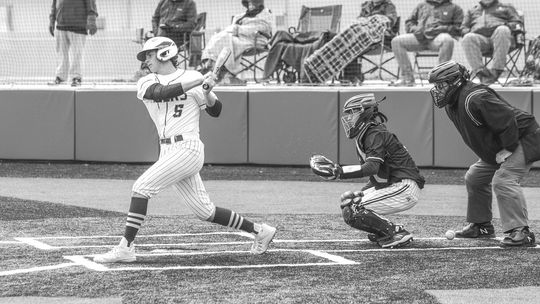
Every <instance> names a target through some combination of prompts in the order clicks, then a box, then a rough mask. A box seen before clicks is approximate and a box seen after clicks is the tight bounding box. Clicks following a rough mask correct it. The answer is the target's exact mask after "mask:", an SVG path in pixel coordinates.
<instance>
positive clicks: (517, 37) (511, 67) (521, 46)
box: [473, 11, 527, 87]
mask: <svg viewBox="0 0 540 304" xmlns="http://www.w3.org/2000/svg"><path fill="white" fill-rule="evenodd" d="M517 13H518V15H519V16H520V18H521V24H522V26H523V28H522V30H520V31H518V32H514V33H512V34H513V36H514V46H513V47H511V48H510V50H509V51H508V54H507V55H506V63H505V64H504V68H505V71H507V74H506V78H505V79H504V82H500V81H499V79H497V81H496V82H498V83H499V84H500V85H501V86H503V87H504V86H506V85H507V84H508V83H509V80H510V77H515V78H518V77H520V76H521V74H522V72H523V67H524V66H525V60H526V58H525V57H526V56H525V54H526V53H527V52H526V45H525V33H526V32H525V17H524V13H523V12H522V11H517ZM522 54H523V56H521V55H522ZM482 57H484V68H486V69H487V66H488V65H489V63H490V62H491V61H493V52H489V53H484V54H482ZM520 57H523V64H522V65H521V66H522V69H521V70H520V69H519V67H518V65H519V58H520ZM474 78H476V75H475V76H473V79H474Z"/></svg>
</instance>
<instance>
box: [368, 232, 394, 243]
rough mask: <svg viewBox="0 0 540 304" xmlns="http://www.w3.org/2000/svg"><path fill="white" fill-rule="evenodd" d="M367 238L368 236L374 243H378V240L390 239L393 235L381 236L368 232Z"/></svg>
mask: <svg viewBox="0 0 540 304" xmlns="http://www.w3.org/2000/svg"><path fill="white" fill-rule="evenodd" d="M367 238H368V240H370V241H371V242H373V243H378V242H381V241H385V240H388V239H390V238H391V236H381V235H377V234H375V233H368V235H367Z"/></svg>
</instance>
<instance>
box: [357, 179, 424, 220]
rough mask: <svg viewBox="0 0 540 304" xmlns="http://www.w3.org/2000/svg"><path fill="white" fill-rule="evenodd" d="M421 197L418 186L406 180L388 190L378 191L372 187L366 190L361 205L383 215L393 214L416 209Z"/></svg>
mask: <svg viewBox="0 0 540 304" xmlns="http://www.w3.org/2000/svg"><path fill="white" fill-rule="evenodd" d="M419 196H420V188H419V187H418V184H416V182H415V181H413V180H410V179H404V180H402V181H401V182H399V183H395V184H392V185H390V186H388V187H386V188H382V189H378V190H376V189H375V187H372V188H369V189H367V190H365V191H364V197H363V198H362V203H361V205H362V206H363V207H365V208H366V209H370V210H372V211H374V212H375V213H378V214H381V215H385V214H393V213H397V212H401V211H405V210H407V209H410V208H412V207H414V205H416V203H417V202H418V198H419Z"/></svg>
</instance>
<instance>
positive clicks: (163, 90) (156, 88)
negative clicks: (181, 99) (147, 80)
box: [144, 75, 203, 102]
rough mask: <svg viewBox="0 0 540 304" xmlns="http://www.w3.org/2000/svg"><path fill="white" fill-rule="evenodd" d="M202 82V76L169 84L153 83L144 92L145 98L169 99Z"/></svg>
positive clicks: (154, 99) (156, 100)
mask: <svg viewBox="0 0 540 304" xmlns="http://www.w3.org/2000/svg"><path fill="white" fill-rule="evenodd" d="M201 76H202V75H201ZM202 82H203V79H202V77H197V78H193V79H190V80H185V81H182V82H179V83H173V84H168V85H163V84H161V83H153V84H151V85H150V86H149V87H148V88H147V89H146V91H145V92H144V98H145V99H151V100H153V101H155V102H163V101H167V100H170V99H171V98H174V97H176V96H180V95H182V94H184V93H185V92H187V91H189V90H191V89H193V88H194V87H197V86H200V85H201V84H202Z"/></svg>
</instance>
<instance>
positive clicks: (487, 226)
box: [456, 222, 495, 239]
mask: <svg viewBox="0 0 540 304" xmlns="http://www.w3.org/2000/svg"><path fill="white" fill-rule="evenodd" d="M456 237H457V238H472V239H476V238H494V237H495V227H493V225H492V224H491V222H487V223H481V224H479V223H470V224H469V225H467V226H465V227H463V229H461V231H456Z"/></svg>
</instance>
